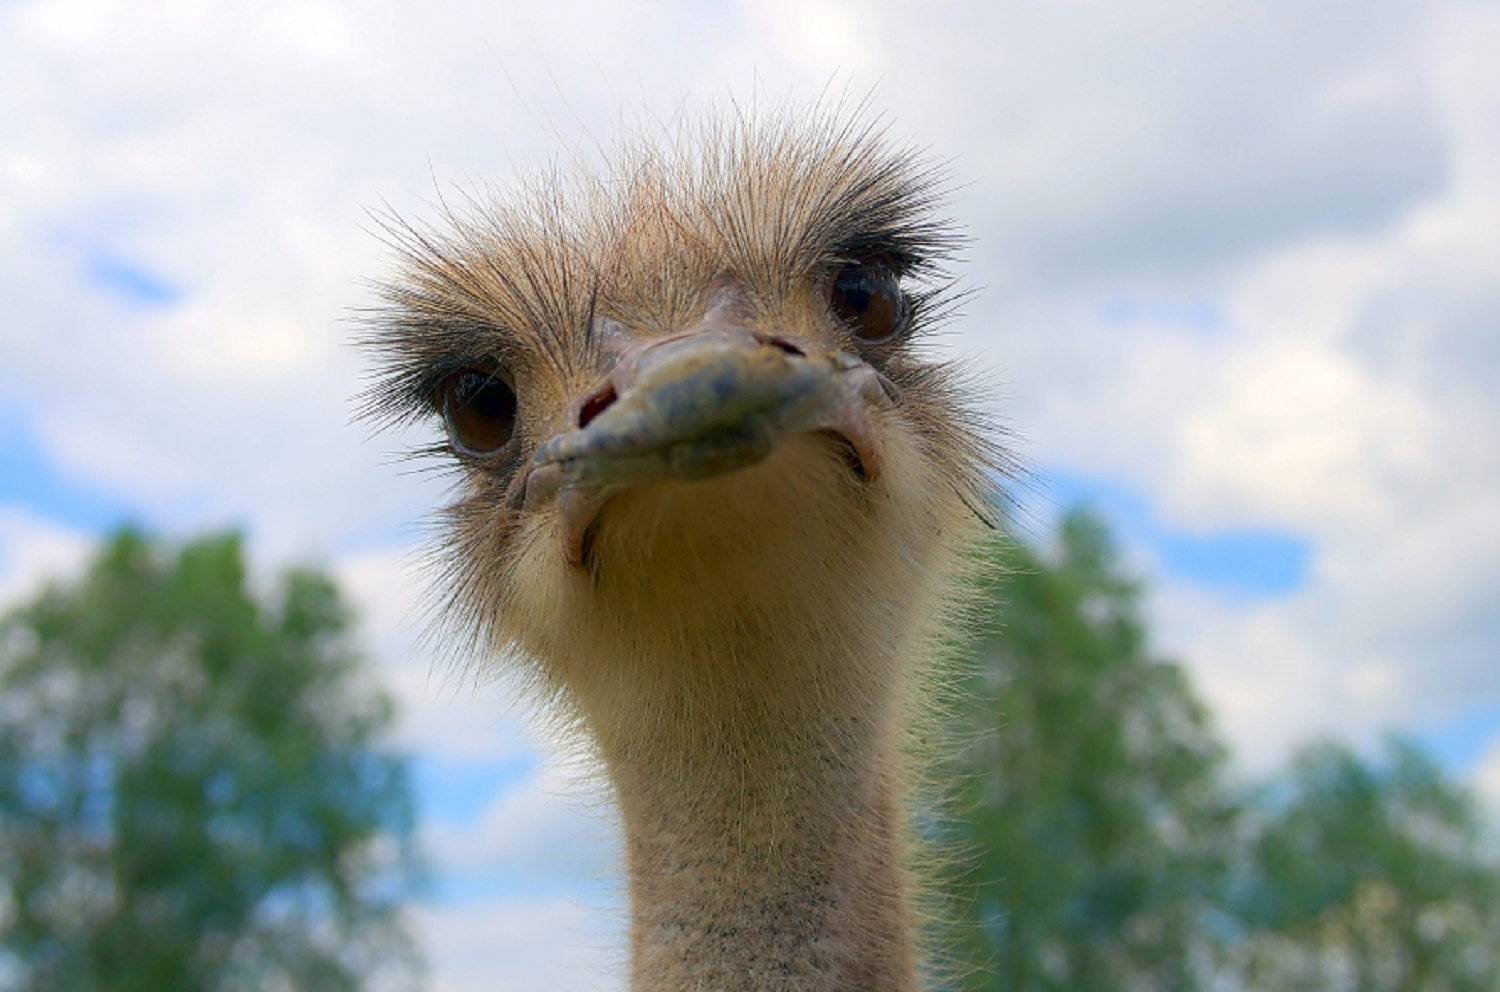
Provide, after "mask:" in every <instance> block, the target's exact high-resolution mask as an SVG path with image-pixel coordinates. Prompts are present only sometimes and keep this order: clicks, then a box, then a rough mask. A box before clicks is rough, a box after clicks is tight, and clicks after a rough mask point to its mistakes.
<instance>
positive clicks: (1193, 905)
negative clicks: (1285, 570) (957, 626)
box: [957, 513, 1500, 992]
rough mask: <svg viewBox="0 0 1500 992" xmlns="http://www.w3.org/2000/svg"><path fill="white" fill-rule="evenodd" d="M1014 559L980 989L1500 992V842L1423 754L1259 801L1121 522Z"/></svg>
mask: <svg viewBox="0 0 1500 992" xmlns="http://www.w3.org/2000/svg"><path fill="white" fill-rule="evenodd" d="M995 553H996V554H997V555H998V556H999V557H1000V561H999V565H1000V566H1001V567H1000V568H999V569H998V570H997V572H996V575H995V577H994V578H992V579H991V580H990V582H989V584H988V585H987V586H986V588H985V589H984V590H983V591H984V596H985V603H986V610H987V612H988V613H989V616H990V620H989V622H988V624H987V625H986V626H985V627H984V633H983V634H982V636H980V637H979V638H978V640H977V642H976V644H975V655H976V665H975V674H974V676H973V684H972V686H971V688H972V692H970V693H969V694H968V695H969V696H970V697H971V698H972V699H973V700H974V703H973V705H972V709H971V711H970V714H969V715H970V717H971V719H972V721H973V727H972V729H971V730H970V733H971V734H972V735H973V743H972V744H971V745H970V746H968V747H967V748H965V749H964V751H963V753H962V758H961V760H960V762H959V767H958V769H957V772H958V776H959V781H961V782H962V783H963V794H962V795H961V796H960V806H959V808H960V810H961V815H960V817H959V819H960V821H961V823H962V830H963V832H964V837H963V841H964V845H965V846H966V847H967V848H968V849H969V850H971V851H973V852H975V853H974V856H973V859H972V861H971V862H969V863H967V865H966V868H967V871H966V872H965V874H964V876H963V877H962V878H961V879H960V881H959V882H958V883H957V890H958V891H957V900H958V903H959V905H961V906H963V907H964V908H965V909H966V910H967V913H968V920H967V921H966V927H965V929H964V932H965V933H966V934H968V935H969V937H970V941H971V944H972V946H971V947H970V951H971V953H970V954H969V955H968V957H969V959H970V960H971V961H972V963H973V967H972V969H971V970H970V971H968V972H967V974H966V981H965V983H964V984H965V985H966V986H967V987H968V988H969V989H971V990H973V992H1000V990H1005V992H1042V990H1048V992H1052V990H1059V992H1060V990H1076V992H1112V990H1152V992H1156V990H1178V989H1181V990H1188V989H1196V988H1214V989H1232V990H1241V992H1314V990H1316V992H1418V990H1420V992H1479V990H1492V989H1497V988H1500V861H1497V859H1496V854H1495V843H1496V840H1497V838H1496V835H1495V829H1494V825H1493V824H1492V823H1490V822H1488V821H1487V820H1486V818H1485V816H1484V813H1483V811H1482V809H1481V807H1480V806H1479V805H1478V803H1477V802H1476V800H1475V799H1474V798H1473V796H1472V795H1470V794H1469V793H1468V792H1467V791H1466V790H1465V789H1463V788H1462V787H1460V786H1459V785H1457V784H1455V783H1453V782H1452V781H1450V780H1448V779H1446V778H1445V777H1444V776H1443V774H1442V773H1441V771H1440V770H1439V769H1438V768H1437V767H1436V766H1435V765H1434V764H1433V763H1432V762H1431V760H1429V759H1428V758H1426V757H1425V756H1424V755H1423V754H1422V752H1421V751H1420V749H1418V748H1417V747H1416V746H1415V745H1413V744H1411V743H1409V742H1402V741H1400V740H1395V739H1393V740H1392V741H1391V742H1389V743H1388V745H1387V748H1386V751H1385V754H1384V757H1383V761H1380V762H1371V761H1367V760H1366V759H1363V758H1361V757H1360V756H1359V755H1358V754H1356V753H1355V752H1353V751H1351V750H1350V749H1348V748H1347V747H1344V746H1341V745H1337V744H1333V743H1322V744H1317V745H1313V746H1311V747H1309V748H1307V749H1305V750H1304V751H1302V752H1301V753H1300V754H1299V755H1298V756H1297V757H1296V758H1295V759H1294V761H1293V763H1292V765H1291V766H1290V768H1289V769H1288V770H1287V771H1285V772H1284V773H1281V774H1278V775H1276V776H1274V777H1273V778H1272V779H1271V780H1270V782H1269V783H1267V784H1265V785H1262V786H1261V787H1259V788H1247V787H1245V786H1243V785H1238V784H1236V783H1234V782H1233V781H1231V780H1230V779H1229V778H1228V775H1227V768H1226V764H1225V761H1224V749H1223V747H1222V746H1221V745H1220V743H1219V742H1218V739H1217V738H1216V736H1215V734H1214V732H1213V729H1212V727H1211V725H1210V722H1209V720H1208V718H1207V715H1206V712H1205V710H1204V707H1203V706H1202V705H1201V704H1200V703H1199V702H1198V701H1197V699H1196V698H1195V697H1194V695H1193V692H1192V690H1191V687H1190V685H1189V684H1188V681H1187V679H1186V677H1185V674H1184V672H1183V670H1182V669H1181V668H1180V667H1179V666H1177V665H1175V664H1173V663H1171V662H1169V661H1164V660H1161V659H1158V658H1156V657H1154V656H1153V655H1152V654H1151V653H1150V651H1149V649H1148V638H1147V632H1146V629H1145V625H1144V622H1143V620H1142V618H1141V612H1140V591H1141V590H1140V588H1139V586H1138V585H1137V584H1136V583H1134V582H1132V581H1131V580H1130V579H1129V578H1128V577H1126V576H1125V574H1124V573H1123V572H1122V569H1121V567H1120V565H1119V562H1118V560H1117V558H1116V556H1115V553H1114V551H1113V549H1112V547H1111V542H1110V539H1109V535H1108V534H1107V532H1106V531H1105V529H1104V527H1103V525H1102V524H1101V523H1100V522H1099V521H1097V520H1096V519H1093V518H1091V517H1089V516H1087V515H1085V514H1078V513H1074V514H1072V515H1069V516H1068V517H1066V518H1065V519H1064V520H1063V522H1062V524H1061V526H1060V528H1059V531H1058V533H1057V535H1056V540H1055V542H1054V549H1053V551H1052V552H1051V553H1049V554H1039V553H1038V552H1036V551H1035V550H1033V549H1031V548H1029V547H1026V546H1024V545H1020V546H1018V545H1002V546H997V548H996V551H995Z"/></svg>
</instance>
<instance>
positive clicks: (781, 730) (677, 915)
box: [595, 631, 916, 992]
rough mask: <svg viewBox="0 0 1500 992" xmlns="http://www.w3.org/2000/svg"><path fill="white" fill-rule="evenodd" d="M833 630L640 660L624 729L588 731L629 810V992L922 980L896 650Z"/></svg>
mask: <svg viewBox="0 0 1500 992" xmlns="http://www.w3.org/2000/svg"><path fill="white" fill-rule="evenodd" d="M832 640H834V641H835V642H836V643H838V644H839V645H840V647H838V648H832V647H830V646H829V645H828V644H819V643H817V642H816V641H812V642H810V643H803V644H800V645H798V646H797V647H795V648H792V647H782V648H777V647H771V646H768V644H767V643H766V642H764V641H761V640H759V639H758V638H756V637H755V636H754V634H753V633H750V632H743V631H742V633H741V637H740V638H739V639H738V641H737V642H735V643H725V644H721V645H718V646H717V647H716V649H715V650H713V651H712V652H706V654H711V655H712V656H711V657H710V656H704V657H694V655H696V654H698V653H699V652H696V651H688V652H685V655H684V654H677V655H675V656H672V657H659V658H639V659H634V661H635V662H636V663H638V664H641V665H644V666H646V667H648V668H650V669H652V670H654V671H656V672H657V673H658V674H659V676H660V677H659V678H657V679H648V680H643V681H644V682H645V683H646V684H647V685H650V684H652V683H654V684H655V690H654V692H651V695H650V697H649V698H647V697H646V696H642V697H641V698H638V699H636V700H634V704H635V709H634V712H635V714H637V719H635V720H633V721H630V722H629V724H628V725H626V724H618V723H616V724H613V725H612V726H608V727H595V732H596V734H598V736H599V741H600V745H601V753H602V755H603V757H604V760H605V763H606V765H607V767H608V769H609V773H610V777H611V779H612V781H613V783H614V786H615V790H616V793H617V795H618V797H619V800H620V804H621V810H622V815H623V821H624V828H625V842H626V857H627V862H628V868H629V876H630V896H631V915H632V923H631V950H632V964H631V972H632V985H631V988H632V989H633V992H688V990H692V992H772V990H776V992H783V990H785V992H855V990H858V992H912V990H914V989H915V988H916V953H915V948H914V935H913V929H914V928H913V923H912V916H911V908H910V902H911V899H910V893H909V891H908V889H909V882H908V879H907V877H906V872H905V861H906V850H905V841H904V825H903V815H902V795H901V793H900V788H899V775H898V768H897V763H898V761H899V746H898V744H897V738H896V728H895V724H896V723H898V722H899V721H898V719H897V712H898V709H899V705H900V700H899V698H898V696H899V692H898V688H897V687H898V686H899V683H900V677H899V673H900V667H899V660H898V659H897V658H896V657H895V652H894V651H893V650H892V649H891V648H890V646H889V642H887V644H886V646H885V648H884V651H882V650H879V649H877V648H876V646H875V645H874V644H873V643H872V641H873V638H833V639H832ZM856 642H859V643H856ZM710 676H711V677H710ZM637 684H639V683H637ZM648 691H649V690H648ZM616 712H618V709H617V710H616Z"/></svg>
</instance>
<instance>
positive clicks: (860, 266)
mask: <svg viewBox="0 0 1500 992" xmlns="http://www.w3.org/2000/svg"><path fill="white" fill-rule="evenodd" d="M829 303H830V304H831V305H832V307H833V312H834V313H836V314H838V316H839V319H840V320H842V321H843V322H844V323H845V324H846V325H847V326H848V327H849V330H851V331H853V332H854V336H855V337H857V338H859V339H860V340H861V341H869V342H872V343H877V344H878V343H880V342H882V341H889V340H890V339H891V338H894V337H895V336H896V335H898V334H900V333H901V332H902V331H904V330H906V324H907V321H908V319H909V318H910V315H911V312H910V307H909V305H908V304H907V302H906V295H905V294H904V293H902V292H901V284H900V282H899V281H898V280H897V278H896V270H895V269H894V268H893V267H892V266H891V262H890V259H888V258H887V257H885V256H884V255H881V256H879V257H877V258H872V259H867V260H865V261H863V262H855V263H853V264H850V265H846V266H844V267H843V268H842V269H840V270H839V271H838V275H836V276H834V277H833V292H832V293H831V294H830V296H829Z"/></svg>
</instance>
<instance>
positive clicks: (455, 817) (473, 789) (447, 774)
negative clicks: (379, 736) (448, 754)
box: [411, 754, 537, 826]
mask: <svg viewBox="0 0 1500 992" xmlns="http://www.w3.org/2000/svg"><path fill="white" fill-rule="evenodd" d="M536 770H537V759H536V758H535V757H534V756H532V755H530V754H525V755H517V756H514V757H509V758H505V759H502V760H499V761H457V760H454V759H452V758H442V757H437V756H433V755H421V754H419V755H416V756H415V757H414V758H413V759H412V763H411V773H412V785H413V787H414V791H415V793H416V797H417V803H418V808H419V809H420V811H421V814H422V818H423V819H435V820H442V821H444V822H446V823H448V824H450V825H452V826H470V825H472V824H473V823H475V822H476V821H477V820H478V819H479V817H480V816H482V815H483V814H484V811H485V810H486V809H488V808H489V806H490V804H491V803H493V802H494V801H495V800H496V799H497V798H499V796H500V794H501V793H503V792H505V791H506V790H508V789H511V788H514V787H515V786H516V785H518V784H520V783H522V782H524V781H526V780H528V779H529V778H530V777H531V776H532V775H534V774H535V773H536Z"/></svg>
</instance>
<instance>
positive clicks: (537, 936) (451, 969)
mask: <svg viewBox="0 0 1500 992" xmlns="http://www.w3.org/2000/svg"><path fill="white" fill-rule="evenodd" d="M412 917H413V919H414V922H415V929H416V932H417V934H418V936H419V939H421V941H422V942H423V944H424V945H425V946H426V947H427V948H428V950H429V953H430V954H431V955H432V957H433V959H434V960H435V961H437V962H440V964H439V965H438V967H435V968H434V969H433V972H432V976H431V978H432V982H431V988H432V990H433V992H511V990H514V992H523V990H531V989H547V990H548V992H613V990H619V989H624V988H625V981H624V977H623V976H624V973H625V969H624V967H623V963H622V962H621V960H620V954H619V951H618V947H619V943H620V936H619V934H618V933H617V932H615V928H612V927H610V926H609V925H608V921H609V917H608V915H607V914H605V913H601V912H600V911H599V909H598V908H597V907H590V906H586V905H584V904H582V903H580V902H577V901H574V900H570V899H562V898H549V899H542V900H505V901H495V902H490V903H482V904H478V905H459V906H428V907H423V908H421V909H418V910H416V911H415V912H413V913H412Z"/></svg>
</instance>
